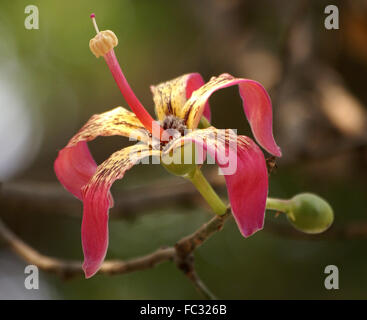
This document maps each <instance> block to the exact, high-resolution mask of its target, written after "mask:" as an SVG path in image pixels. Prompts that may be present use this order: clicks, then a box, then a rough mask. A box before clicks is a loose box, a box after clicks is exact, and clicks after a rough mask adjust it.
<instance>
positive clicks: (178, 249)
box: [0, 209, 231, 299]
mask: <svg viewBox="0 0 367 320" xmlns="http://www.w3.org/2000/svg"><path fill="white" fill-rule="evenodd" d="M230 216H231V214H230V209H228V212H227V213H226V214H224V215H223V216H215V217H214V218H212V219H211V220H210V221H209V222H207V223H205V224H204V225H203V226H201V227H200V228H199V229H198V230H197V231H195V232H194V233H193V234H191V235H189V236H187V237H185V238H182V239H181V240H179V241H178V242H177V243H176V245H175V246H174V247H166V248H160V249H158V250H156V251H154V252H152V253H150V254H147V255H145V256H142V257H138V258H134V259H130V260H127V261H121V260H109V261H105V262H104V263H103V264H102V266H101V269H100V270H99V271H98V273H99V274H109V275H114V274H126V273H131V272H135V271H139V270H146V269H151V268H153V267H155V266H156V265H158V264H160V263H163V262H165V261H174V262H175V263H176V266H177V267H178V268H179V269H180V270H181V271H182V272H183V273H184V274H185V275H186V276H187V277H188V278H189V279H190V280H191V282H192V283H193V284H194V285H195V287H196V289H197V290H198V291H199V292H200V293H201V294H202V295H203V296H204V297H206V298H210V299H214V298H215V296H214V295H213V294H212V293H211V292H210V291H209V289H208V288H207V287H206V286H205V285H204V283H203V282H202V281H201V280H200V278H199V277H198V275H197V273H196V271H195V268H194V257H193V252H194V251H195V249H196V248H198V247H199V246H200V245H201V244H202V243H204V242H205V241H206V240H207V239H209V238H210V237H211V236H212V235H213V234H214V233H216V232H218V231H220V230H221V229H222V227H223V224H224V222H225V220H226V219H227V218H228V217H230ZM0 239H2V240H4V241H5V243H6V244H7V245H8V246H9V247H10V248H11V249H12V250H13V251H14V252H15V253H16V254H17V255H18V256H20V257H21V258H22V259H23V260H25V261H26V262H27V263H30V264H34V265H36V266H38V267H39V268H40V269H41V270H43V271H46V272H50V273H55V274H57V275H59V276H61V277H63V278H70V277H73V276H77V275H79V276H81V275H83V274H84V272H83V269H82V263H81V262H79V261H67V260H61V259H59V258H54V257H49V256H45V255H42V254H41V253H39V252H38V251H37V250H35V249H34V248H32V247H31V246H29V245H28V244H26V243H25V242H24V241H23V240H21V239H20V238H19V237H18V236H17V235H16V234H15V233H13V232H12V231H11V230H10V229H9V228H7V226H6V225H5V224H4V223H3V222H2V221H1V219H0Z"/></svg>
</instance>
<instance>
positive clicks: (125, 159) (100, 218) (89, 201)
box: [82, 144, 160, 278]
mask: <svg viewBox="0 0 367 320" xmlns="http://www.w3.org/2000/svg"><path fill="white" fill-rule="evenodd" d="M150 155H156V156H159V155H160V151H158V150H152V149H151V147H150V146H148V145H146V144H136V145H133V146H130V147H127V148H124V149H122V150H120V151H117V152H115V153H113V154H112V155H111V156H110V158H109V159H107V160H106V161H104V162H103V163H102V164H101V165H100V166H98V168H97V171H96V172H95V174H94V175H93V177H92V178H91V179H90V181H89V183H88V184H87V185H85V187H84V188H83V205H84V208H83V222H82V245H83V251H84V264H83V269H84V272H85V276H86V277H87V278H90V277H91V276H93V275H94V274H95V273H96V272H97V271H98V269H99V268H100V266H101V264H102V262H103V260H104V258H105V255H106V252H107V246H108V210H109V207H110V206H109V190H110V188H111V186H112V184H113V183H114V181H115V180H117V179H121V178H122V177H123V176H124V174H125V172H126V171H127V170H129V169H130V168H131V167H132V166H134V165H135V164H136V163H137V162H138V161H139V160H141V159H143V158H145V157H147V156H150Z"/></svg>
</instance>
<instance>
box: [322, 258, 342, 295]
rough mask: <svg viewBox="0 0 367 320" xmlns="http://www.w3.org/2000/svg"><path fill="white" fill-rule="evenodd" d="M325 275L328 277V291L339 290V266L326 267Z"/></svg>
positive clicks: (326, 280) (326, 285) (326, 282)
mask: <svg viewBox="0 0 367 320" xmlns="http://www.w3.org/2000/svg"><path fill="white" fill-rule="evenodd" d="M324 273H325V274H328V276H327V277H326V278H325V281H324V285H325V288H326V289H327V290H332V289H333V290H337V289H339V269H338V267H337V266H335V265H333V264H331V265H328V266H326V267H325V270H324Z"/></svg>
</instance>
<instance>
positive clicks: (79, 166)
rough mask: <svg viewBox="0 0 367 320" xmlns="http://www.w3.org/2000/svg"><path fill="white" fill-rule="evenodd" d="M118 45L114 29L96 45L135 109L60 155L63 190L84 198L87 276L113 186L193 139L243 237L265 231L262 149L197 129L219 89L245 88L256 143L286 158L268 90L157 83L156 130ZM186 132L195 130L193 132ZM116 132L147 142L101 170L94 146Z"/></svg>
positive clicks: (84, 133) (243, 82) (102, 245)
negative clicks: (223, 186)
mask: <svg viewBox="0 0 367 320" xmlns="http://www.w3.org/2000/svg"><path fill="white" fill-rule="evenodd" d="M116 45H117V38H116V36H115V35H114V33H113V32H112V31H102V32H99V31H98V30H97V36H96V37H95V38H94V39H92V40H91V43H90V47H91V50H92V52H93V53H94V54H96V56H104V58H105V60H106V62H107V64H108V66H109V68H110V70H111V72H112V74H113V77H114V79H115V81H116V82H117V84H118V87H119V88H120V90H121V92H122V94H123V95H124V97H125V100H126V101H127V103H128V105H129V106H130V108H131V109H132V110H133V112H130V111H128V110H126V109H125V108H123V107H117V108H115V109H113V110H110V111H107V112H105V113H102V114H99V115H94V116H92V117H91V118H90V119H89V121H88V122H87V123H86V124H85V125H84V126H83V127H82V128H81V130H80V131H79V132H78V133H77V134H76V135H75V136H74V137H72V138H71V140H70V141H69V143H68V144H67V145H66V147H65V148H63V149H62V150H61V151H60V152H59V155H58V157H57V159H56V161H55V165H54V168H55V172H56V175H57V177H58V179H59V180H60V182H61V183H62V184H63V186H64V187H65V188H66V189H67V190H68V191H69V192H71V193H72V194H73V195H75V196H76V197H77V198H79V199H80V200H82V201H83V206H84V208H83V222H82V245H83V251H84V264H83V268H84V271H85V275H86V277H87V278H89V277H91V276H93V275H94V274H95V273H96V272H97V271H98V269H99V268H100V266H101V264H102V262H103V260H104V258H105V255H106V252H107V247H108V211H109V209H110V208H111V207H112V206H113V199H112V196H111V194H110V188H111V186H112V184H113V183H114V181H115V180H117V179H121V178H123V176H124V174H125V172H126V171H127V170H129V169H130V168H131V167H132V166H134V165H135V164H137V163H138V162H139V161H140V160H142V159H143V158H146V157H149V156H153V157H158V158H160V159H163V158H164V157H166V156H167V155H170V154H172V152H175V151H176V150H178V149H181V148H182V146H183V145H186V144H187V143H188V142H193V143H195V144H196V145H197V146H201V147H202V148H203V149H204V150H205V152H208V153H209V154H210V155H211V156H212V157H213V158H214V159H216V161H217V163H218V165H219V166H220V167H221V168H222V171H223V173H224V174H225V179H226V183H227V189H228V194H229V200H230V203H231V208H232V212H233V215H234V217H235V220H236V222H237V225H238V227H239V230H240V231H241V233H242V234H243V236H244V237H248V236H250V235H252V234H253V233H254V232H256V231H258V230H260V229H262V227H263V224H264V213H265V204H266V198H267V193H268V175H267V169H266V163H265V158H264V155H263V153H262V151H261V150H260V148H259V147H258V146H257V145H256V144H255V143H254V142H253V141H252V140H251V139H250V138H248V137H246V136H237V135H236V134H235V133H234V132H233V131H232V130H228V129H226V130H223V129H216V128H214V127H212V126H210V127H208V128H206V129H197V127H198V124H199V122H200V120H201V119H202V118H203V117H205V118H206V119H207V120H209V121H210V107H209V103H208V99H209V97H210V96H211V95H212V94H213V93H214V92H215V91H216V90H218V89H222V88H226V87H229V86H232V85H238V87H239V93H240V96H241V98H242V101H243V108H244V112H245V114H246V117H247V119H248V121H249V123H250V126H251V129H252V132H253V135H254V137H255V139H256V141H257V142H258V143H259V144H260V145H261V146H262V147H263V148H264V149H265V150H267V151H268V152H269V153H271V154H273V155H275V156H281V151H280V149H279V147H278V146H277V145H276V143H275V141H274V138H273V134H272V107H271V101H270V98H269V96H268V94H267V93H266V91H265V89H264V88H263V87H262V86H261V85H260V84H259V83H258V82H256V81H253V80H248V79H241V78H235V77H233V76H231V75H229V74H222V75H220V76H218V77H213V78H212V79H211V80H210V81H209V82H207V83H204V80H203V78H202V77H201V76H200V74H198V73H191V74H186V75H183V76H180V77H178V78H176V79H174V80H170V81H168V82H165V83H161V84H159V85H157V86H152V87H151V91H152V93H153V99H154V102H155V112H156V115H157V118H158V120H159V122H160V124H161V125H162V126H163V128H162V127H161V126H158V130H157V132H155V131H154V125H153V119H152V118H151V116H150V115H149V113H148V112H147V111H146V110H145V108H144V107H143V106H142V104H141V103H140V102H139V100H138V99H137V98H136V96H135V94H134V93H133V91H132V90H131V88H130V86H129V85H128V83H127V81H126V79H125V77H124V75H123V73H122V71H121V68H120V66H119V64H118V61H117V59H116V56H115V53H114V50H113V47H114V46H116ZM166 129H177V130H178V132H179V135H178V136H175V137H171V140H169V141H164V139H162V137H164V134H165V132H167V131H164V130H166ZM183 129H191V130H192V131H191V132H189V133H187V132H186V131H185V130H183ZM112 135H121V136H126V137H134V138H136V139H137V140H139V141H140V143H138V144H135V145H133V146H129V147H127V148H124V149H122V150H120V151H117V152H115V153H113V154H112V155H111V156H110V158H108V159H107V160H106V161H104V162H103V163H102V164H101V165H99V166H97V165H96V163H95V161H94V160H93V157H92V156H91V154H90V152H89V149H88V146H87V142H88V141H91V140H93V139H95V138H96V137H97V136H112ZM152 136H153V138H152ZM233 145H234V146H235V148H234V147H233ZM223 155H227V158H228V159H229V161H230V162H231V161H235V163H236V164H237V169H236V170H235V172H229V171H228V165H227V164H224V163H223V162H222V161H221V159H222V158H223ZM217 213H223V212H217Z"/></svg>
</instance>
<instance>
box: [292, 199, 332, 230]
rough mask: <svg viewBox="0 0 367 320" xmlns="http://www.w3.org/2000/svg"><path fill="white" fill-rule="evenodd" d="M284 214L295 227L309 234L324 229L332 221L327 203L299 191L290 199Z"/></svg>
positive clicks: (330, 210)
mask: <svg viewBox="0 0 367 320" xmlns="http://www.w3.org/2000/svg"><path fill="white" fill-rule="evenodd" d="M286 214H287V217H288V220H289V221H290V223H291V224H292V225H293V226H294V227H295V228H296V229H298V230H300V231H302V232H305V233H311V234H316V233H321V232H324V231H326V230H327V229H328V228H329V227H330V226H331V224H332V223H333V221H334V213H333V209H332V208H331V206H330V205H329V203H327V202H326V201H325V200H324V199H322V198H321V197H319V196H317V195H315V194H312V193H301V194H298V195H296V196H294V197H293V198H292V199H290V200H289V207H288V210H287V211H286Z"/></svg>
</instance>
